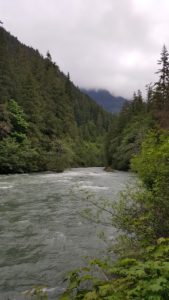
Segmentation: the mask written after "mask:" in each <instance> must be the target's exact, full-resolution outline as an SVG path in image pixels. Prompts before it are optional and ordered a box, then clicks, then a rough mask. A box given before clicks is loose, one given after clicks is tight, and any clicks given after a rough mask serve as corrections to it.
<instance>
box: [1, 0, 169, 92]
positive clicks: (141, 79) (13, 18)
mask: <svg viewBox="0 0 169 300" xmlns="http://www.w3.org/2000/svg"><path fill="white" fill-rule="evenodd" d="M0 20H2V21H3V22H4V27H5V28H6V29H7V30H9V31H10V32H11V33H12V34H14V35H15V36H17V37H18V38H19V40H21V41H22V42H24V43H25V44H27V45H30V46H32V47H34V48H37V49H39V51H40V52H41V53H42V54H43V55H45V54H46V52H47V50H49V51H50V53H51V55H52V58H53V61H55V62H56V63H57V64H58V65H59V67H60V69H61V70H63V71H64V72H65V73H67V72H68V71H69V72H70V75H71V79H72V80H73V81H74V83H75V84H76V85H78V86H79V87H86V88H105V89H108V90H110V91H111V92H113V93H114V94H115V95H121V96H125V97H128V98H130V97H131V96H132V94H133V91H134V90H137V89H139V88H140V89H142V90H145V85H146V84H147V83H149V82H151V81H153V80H154V75H153V74H154V72H155V71H156V69H157V64H156V62H157V59H158V58H159V55H160V52H161V48H162V46H163V44H164V43H165V44H166V46H169V1H168V0H163V1H159V0H0Z"/></svg>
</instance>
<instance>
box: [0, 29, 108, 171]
mask: <svg viewBox="0 0 169 300" xmlns="http://www.w3.org/2000/svg"><path fill="white" fill-rule="evenodd" d="M110 121H111V116H110V115H109V114H108V113H106V112H105V111H104V110H103V109H102V108H101V107H99V106H98V105H97V104H96V103H95V102H94V101H92V100H91V99H90V98H89V97H87V96H86V95H84V94H83V93H82V92H81V91H80V90H79V89H78V88H76V87H75V86H74V85H73V83H72V82H71V80H70V77H69V74H68V75H67V76H65V75H64V74H63V73H62V72H61V71H60V70H59V67H58V66H57V65H56V64H55V63H54V62H53V61H52V58H51V55H50V53H49V52H48V53H47V56H46V57H45V58H44V57H43V56H42V55H40V53H39V52H38V50H34V49H32V48H30V47H27V46H25V45H23V44H21V43H20V42H19V41H18V40H17V38H15V37H13V36H12V35H11V34H10V33H8V32H7V31H6V30H5V29H4V28H3V27H2V26H1V27H0V172H1V173H8V172H25V171H26V172H27V171H40V170H56V171H61V170H63V169H65V168H66V167H70V166H98V165H104V147H103V138H104V135H105V133H106V131H107V129H108V127H109V124H110Z"/></svg>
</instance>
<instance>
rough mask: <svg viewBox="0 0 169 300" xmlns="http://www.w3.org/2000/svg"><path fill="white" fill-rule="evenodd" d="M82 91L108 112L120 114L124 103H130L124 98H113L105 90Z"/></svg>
mask: <svg viewBox="0 0 169 300" xmlns="http://www.w3.org/2000/svg"><path fill="white" fill-rule="evenodd" d="M81 91H82V92H83V93H85V94H86V95H88V96H89V97H90V98H92V99H93V100H94V101H95V102H96V103H97V104H99V105H100V106H102V107H103V108H104V109H105V110H106V111H108V112H111V113H118V112H120V111H121V109H122V107H123V105H124V103H125V102H126V101H128V100H127V99H125V98H123V97H120V96H119V97H116V96H113V95H112V94H111V93H110V92H109V91H107V90H104V89H98V90H96V89H84V88H82V89H81Z"/></svg>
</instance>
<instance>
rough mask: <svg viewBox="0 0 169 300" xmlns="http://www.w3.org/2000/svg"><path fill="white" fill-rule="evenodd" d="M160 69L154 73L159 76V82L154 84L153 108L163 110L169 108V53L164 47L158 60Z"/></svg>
mask: <svg viewBox="0 0 169 300" xmlns="http://www.w3.org/2000/svg"><path fill="white" fill-rule="evenodd" d="M158 65H160V66H161V67H160V69H159V70H158V71H157V72H156V74H159V80H158V81H157V82H156V83H155V95H154V98H155V106H156V108H157V109H160V110H163V109H166V107H169V53H168V51H167V48H166V46H165V45H164V46H163V49H162V52H161V58H160V59H159V60H158Z"/></svg>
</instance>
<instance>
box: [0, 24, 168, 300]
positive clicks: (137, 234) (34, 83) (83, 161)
mask: <svg viewBox="0 0 169 300" xmlns="http://www.w3.org/2000/svg"><path fill="white" fill-rule="evenodd" d="M78 166H84V167H86V166H105V167H106V168H107V169H109V170H111V171H113V170H123V171H128V170H131V171H132V172H135V173H136V174H137V177H138V183H137V184H136V185H135V186H134V187H133V186H132V187H129V188H128V189H126V190H125V191H124V192H123V193H122V194H121V195H120V199H119V201H117V202H111V203H107V202H106V201H105V204H103V207H100V208H99V209H100V212H103V213H104V214H105V213H107V220H109V223H111V224H112V226H113V227H115V228H116V229H117V230H118V232H119V234H118V235H117V238H116V240H115V241H114V243H113V245H111V247H109V249H108V255H107V257H106V258H105V259H104V258H103V259H96V258H95V259H93V260H92V261H90V262H89V265H88V266H87V267H85V268H81V269H78V270H74V271H72V272H71V273H70V274H69V280H68V287H67V290H66V291H65V292H64V293H63V295H62V296H61V299H62V300H71V299H76V300H82V299H84V300H100V299H104V300H130V299H131V300H132V299H136V300H141V299H144V300H168V299H169V184H168V183H169V53H168V51H167V49H166V47H165V46H164V47H163V49H162V52H161V56H160V59H159V61H158V70H157V80H156V82H155V83H153V84H149V85H147V90H146V97H143V96H142V93H141V91H140V90H139V91H137V92H136V93H134V95H133V99H132V101H128V102H126V103H125V104H124V106H123V108H122V110H121V112H120V113H118V114H117V115H113V116H112V115H111V114H110V113H108V112H106V111H104V110H103V109H102V108H101V107H100V106H98V105H97V104H96V103H95V102H94V101H92V100H91V99H90V98H89V97H88V96H86V95H85V94H83V93H82V92H81V91H80V89H79V88H77V87H75V86H74V84H73V83H72V81H71V78H70V75H69V74H68V75H67V76H66V75H65V74H63V72H61V71H60V70H59V67H58V66H57V65H56V63H54V62H53V61H52V57H51V55H50V53H49V52H47V55H46V57H43V56H42V55H41V54H40V53H39V52H38V50H34V49H32V48H31V47H27V46H25V45H23V44H21V43H20V42H19V41H18V40H17V38H15V37H13V36H12V35H11V34H10V33H8V32H7V31H6V30H5V29H4V28H3V27H2V26H1V27H0V173H1V174H4V173H6V174H8V173H23V172H37V171H47V170H50V171H56V172H61V171H63V170H64V169H66V168H69V167H78ZM100 212H99V214H98V218H101V214H100ZM93 218H94V221H95V222H101V219H98V220H96V218H95V216H93ZM114 254H115V255H116V260H114ZM36 295H37V296H39V299H43V298H44V299H45V297H46V295H43V294H42V293H41V290H35V296H36Z"/></svg>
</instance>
